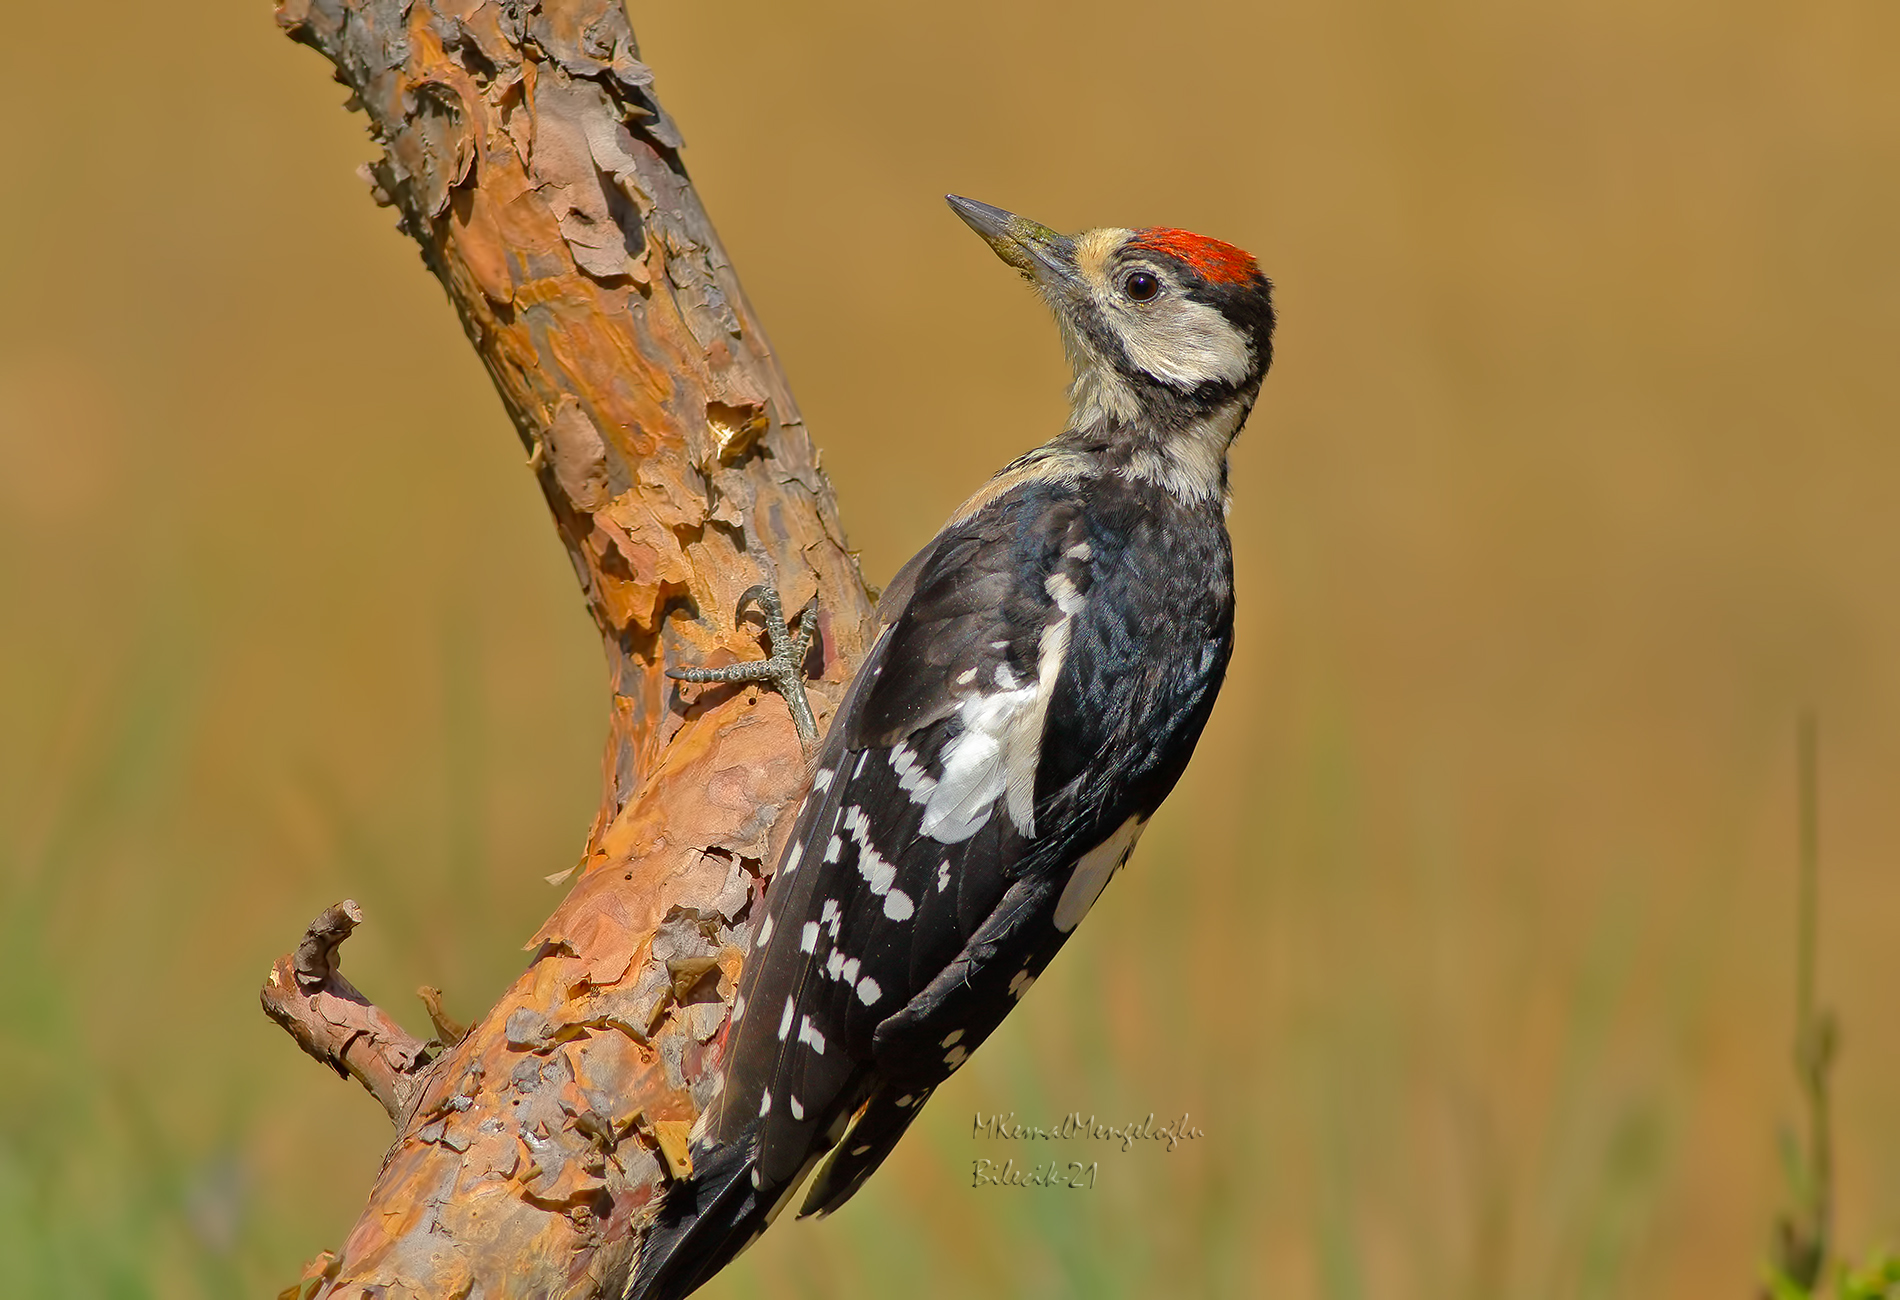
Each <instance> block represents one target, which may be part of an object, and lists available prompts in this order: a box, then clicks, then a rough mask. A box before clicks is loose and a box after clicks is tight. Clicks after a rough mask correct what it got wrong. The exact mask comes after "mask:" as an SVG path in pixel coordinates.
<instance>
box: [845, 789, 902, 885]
mask: <svg viewBox="0 0 1900 1300" xmlns="http://www.w3.org/2000/svg"><path fill="white" fill-rule="evenodd" d="M844 828H845V830H847V831H849V832H850V834H851V838H852V839H854V840H856V841H857V844H858V874H859V875H861V876H863V877H864V878H865V880H866V881H868V882H869V883H870V886H871V892H872V893H873V894H882V893H883V892H884V891H885V890H887V889H889V888H890V887H891V882H892V881H893V880H896V879H897V868H896V867H895V866H894V865H892V864H891V863H890V862H889V861H888V860H887V859H886V858H885V857H884V855H883V854H881V853H879V852H878V851H877V848H876V846H874V845H873V844H872V843H871V819H870V818H869V817H867V816H865V815H864V809H862V808H860V807H858V806H857V805H855V804H853V805H852V806H851V807H849V808H847V809H845V810H844Z"/></svg>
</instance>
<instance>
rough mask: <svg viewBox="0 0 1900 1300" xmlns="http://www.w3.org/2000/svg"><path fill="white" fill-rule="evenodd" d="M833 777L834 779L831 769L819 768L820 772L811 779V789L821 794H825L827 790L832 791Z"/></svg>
mask: <svg viewBox="0 0 1900 1300" xmlns="http://www.w3.org/2000/svg"><path fill="white" fill-rule="evenodd" d="M831 777H832V771H831V769H830V768H828V767H821V768H819V769H818V771H817V772H816V773H814V774H813V776H812V778H811V788H812V789H813V790H816V791H818V792H819V793H820V794H822V793H824V792H825V791H826V790H829V789H831Z"/></svg>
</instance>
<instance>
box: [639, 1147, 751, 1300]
mask: <svg viewBox="0 0 1900 1300" xmlns="http://www.w3.org/2000/svg"><path fill="white" fill-rule="evenodd" d="M755 1168H756V1165H755V1163H754V1161H753V1158H752V1144H751V1143H749V1142H722V1143H719V1144H717V1145H713V1144H706V1145H704V1146H701V1145H698V1144H695V1146H694V1148H693V1173H692V1176H691V1177H690V1178H686V1179H684V1180H682V1181H680V1182H677V1183H674V1184H673V1185H672V1186H670V1187H668V1188H667V1190H666V1195H665V1197H664V1199H663V1200H662V1201H661V1203H660V1210H659V1213H658V1214H657V1215H656V1216H655V1217H654V1219H653V1222H652V1224H651V1225H649V1226H648V1228H647V1231H646V1235H645V1237H643V1238H642V1239H641V1241H640V1258H639V1260H638V1261H637V1262H636V1263H635V1264H634V1268H633V1279H632V1281H631V1282H629V1283H628V1285H627V1290H626V1292H625V1293H624V1294H625V1300H685V1297H686V1296H688V1295H691V1294H692V1293H693V1292H694V1291H696V1290H698V1289H699V1288H700V1287H701V1286H702V1285H704V1284H705V1283H706V1282H707V1281H708V1280H709V1279H710V1278H711V1277H712V1275H713V1274H715V1273H717V1272H718V1271H719V1270H720V1269H722V1268H724V1267H725V1266H726V1265H727V1264H729V1263H731V1262H732V1260H733V1259H734V1258H735V1257H736V1256H737V1255H738V1254H739V1253H740V1252H741V1251H743V1250H744V1249H745V1248H746V1247H747V1246H749V1245H751V1244H752V1242H753V1241H754V1240H755V1239H756V1238H757V1237H758V1235H759V1234H760V1233H762V1232H764V1231H765V1228H766V1225H767V1224H768V1223H770V1222H771V1221H772V1217H773V1215H774V1214H775V1213H776V1212H777V1210H778V1205H777V1203H776V1202H777V1200H778V1198H779V1197H780V1196H781V1195H782V1194H783V1192H784V1189H783V1188H775V1189H767V1190H765V1191H761V1190H760V1189H759V1188H757V1187H755V1186H753V1182H752V1173H753V1170H754V1169H755ZM768 1197H769V1198H770V1199H768Z"/></svg>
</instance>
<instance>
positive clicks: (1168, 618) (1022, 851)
mask: <svg viewBox="0 0 1900 1300" xmlns="http://www.w3.org/2000/svg"><path fill="white" fill-rule="evenodd" d="M1141 492H1142V489H1141V488H1140V487H1139V486H1137V485H1130V484H1127V483H1124V482H1121V481H1119V480H1091V481H1088V482H1086V483H1083V484H1064V483H1052V482H1031V483H1028V484H1025V485H1022V486H1020V487H1017V488H1016V489H1014V490H1012V491H1010V492H1009V493H1007V494H1004V495H1002V496H999V497H997V498H996V499H994V500H992V501H991V502H989V503H988V504H987V505H986V506H984V508H983V509H981V510H980V511H978V512H977V513H976V514H975V515H974V516H972V517H971V518H969V519H967V520H964V521H961V522H959V523H954V524H952V525H951V526H950V527H949V528H947V529H946V530H945V531H944V532H943V533H942V534H940V535H939V537H938V538H937V539H936V540H935V541H934V542H933V543H932V544H931V546H930V547H929V548H927V549H926V551H925V552H924V553H923V554H922V555H921V556H920V557H919V560H918V561H917V562H914V564H913V566H912V569H911V570H910V573H911V574H913V575H914V587H913V589H912V590H911V592H910V593H909V594H908V599H907V600H906V601H905V603H904V604H903V607H902V609H901V610H899V611H897V612H896V613H895V615H894V617H893V619H892V621H891V622H890V624H889V626H888V627H887V628H886V629H885V631H884V633H883V635H882V636H881V637H880V639H879V641H878V643H877V645H876V647H875V648H874V650H873V652H872V654H871V656H870V657H869V659H868V660H867V662H866V664H865V667H864V669H863V670H862V671H861V672H860V673H859V675H858V678H857V680H856V681H855V682H854V684H853V687H852V689H851V692H850V694H849V696H848V697H847V700H846V702H845V704H844V706H843V708H842V709H841V710H840V713H839V715H838V718H837V720H836V721H835V722H834V723H833V725H832V729H831V733H830V735H829V736H828V737H827V741H826V744H825V746H824V749H823V752H822V754H821V757H820V760H819V763H818V767H817V770H816V773H815V776H814V779H813V784H812V790H811V792H810V794H809V795H808V796H807V798H806V801H805V804H804V806H803V808H802V809H801V811H800V813H799V816H798V820H797V822H796V824H795V826H794V829H793V833H792V836H791V838H790V840H789V841H788V848H787V850H786V854H785V858H784V860H783V862H782V863H781V864H780V866H779V868H778V872H777V875H776V877H775V878H774V880H773V882H772V886H771V889H770V891H769V892H768V895H767V898H766V913H765V920H764V921H763V922H761V924H760V927H759V930H758V932H757V935H756V937H755V939H754V949H755V950H754V952H753V953H752V954H751V955H750V959H749V961H748V963H747V966H746V972H745V975H744V977H743V979H742V983H741V989H740V1000H739V1001H738V1002H737V1003H735V1010H734V1017H733V1018H734V1025H733V1028H732V1030H731V1032H730V1035H729V1064H728V1066H727V1069H726V1074H725V1080H724V1084H723V1086H722V1093H721V1096H720V1103H719V1105H720V1108H719V1111H718V1114H717V1116H716V1117H715V1118H714V1120H713V1121H712V1124H711V1131H710V1132H709V1133H708V1134H707V1135H706V1141H707V1142H708V1144H716V1143H731V1142H735V1141H739V1140H741V1139H742V1137H743V1138H745V1139H749V1140H750V1143H751V1144H753V1145H754V1146H755V1150H756V1156H755V1160H754V1166H753V1171H752V1172H753V1175H754V1177H755V1178H756V1180H757V1181H756V1182H755V1183H754V1186H755V1187H759V1188H760V1189H761V1190H762V1191H764V1192H765V1193H766V1194H767V1197H768V1199H769V1197H770V1194H771V1193H772V1191H773V1190H774V1189H787V1190H789V1187H790V1185H792V1184H794V1183H795V1182H796V1181H797V1180H798V1179H799V1178H801V1177H802V1175H803V1173H804V1172H805V1170H806V1169H808V1168H809V1164H810V1162H811V1160H812V1159H813V1158H814V1153H815V1152H822V1151H823V1150H824V1149H825V1148H827V1147H829V1146H831V1145H832V1144H833V1143H836V1142H838V1141H839V1139H840V1137H841V1136H843V1135H844V1134H845V1130H846V1128H847V1127H848V1126H849V1125H851V1124H852V1122H853V1118H854V1116H856V1127H855V1128H854V1129H852V1133H851V1135H850V1136H849V1137H847V1138H846V1139H845V1141H844V1142H843V1143H842V1144H840V1145H839V1148H838V1151H837V1152H836V1153H835V1154H834V1157H833V1162H832V1164H831V1165H830V1166H829V1167H828V1168H827V1169H826V1171H825V1173H824V1174H823V1175H821V1178H820V1181H819V1184H818V1185H817V1186H816V1187H815V1189H814V1192H813V1194H812V1197H811V1200H810V1201H809V1202H808V1204H807V1209H808V1210H813V1209H816V1210H828V1209H831V1208H835V1207H836V1206H837V1205H838V1204H841V1203H842V1202H843V1200H844V1199H845V1198H846V1197H848V1196H849V1195H850V1193H851V1192H852V1191H853V1190H855V1188H856V1187H857V1186H858V1185H859V1184H860V1183H861V1182H862V1181H863V1179H864V1177H865V1176H867V1175H868V1174H869V1173H870V1171H871V1169H872V1168H874V1167H875V1166H876V1164H877V1162H878V1161H880V1160H882V1158H883V1156H884V1155H885V1154H886V1153H888V1151H889V1150H890V1147H891V1146H892V1145H894V1143H895V1142H896V1140H897V1137H898V1136H900V1135H901V1133H902V1132H903V1129H904V1127H905V1125H907V1124H908V1122H909V1119H910V1117H911V1116H914V1115H915V1113H916V1110H917V1107H918V1106H919V1105H921V1102H922V1100H923V1098H924V1097H925V1096H927V1095H928V1092H929V1090H930V1089H931V1088H932V1087H934V1086H935V1085H936V1084H937V1083H939V1082H941V1081H942V1079H943V1078H944V1077H946V1076H947V1075H948V1074H949V1073H950V1072H951V1071H952V1070H954V1069H955V1068H956V1067H957V1066H959V1065H960V1064H961V1063H962V1061H963V1059H964V1058H965V1057H966V1056H967V1055H968V1054H969V1052H970V1051H971V1050H973V1049H974V1048H975V1046H976V1045H977V1044H978V1043H980V1042H981V1041H982V1040H983V1038H984V1037H986V1036H987V1035H988V1034H989V1032H990V1031H991V1030H992V1029H994V1028H995V1026H996V1024H997V1023H999V1022H1000V1021H1001V1020H1002V1019H1003V1017H1004V1016H1005V1015H1006V1014H1007V1013H1008V1011H1009V1010H1010V1008H1011V1007H1012V1006H1013V1005H1014V1003H1015V1001H1016V999H1017V998H1019V997H1020V996H1021V994H1022V992H1023V991H1024V990H1025V989H1026V988H1027V986H1028V984H1029V983H1030V982H1032V981H1033V979H1034V977H1035V975H1036V974H1037V973H1039V972H1040V970H1041V968H1042V966H1043V965H1044V964H1045V963H1046V962H1047V961H1048V960H1049V958H1050V957H1052V956H1053V955H1054V952H1055V950H1056V949H1057V948H1058V947H1059V946H1060V945H1061V943H1062V941H1063V940H1064V939H1065V938H1066V937H1067V934H1068V932H1069V930H1070V929H1072V928H1073V926H1074V924H1075V922H1076V921H1077V920H1078V919H1079V918H1080V915H1081V913H1082V912H1083V911H1086V910H1087V907H1088V905H1089V903H1091V902H1093V900H1094V897H1095V895H1096V894H1097V893H1099V892H1100V889H1101V887H1102V885H1103V884H1105V883H1106V881H1107V879H1108V877H1109V875H1110V874H1111V873H1112V872H1113V870H1114V868H1115V867H1116V866H1117V865H1119V863H1120V862H1121V861H1122V860H1123V859H1125V858H1126V856H1127V853H1128V851H1129V850H1130V849H1131V848H1132V847H1133V843H1134V839H1135V837H1136V836H1137V835H1138V834H1139V832H1140V828H1141V826H1142V824H1143V823H1144V822H1145V820H1146V818H1147V816H1148V815H1149V814H1150V813H1151V812H1152V811H1153V810H1154V808H1155V806H1156V805H1157V804H1159V802H1160V801H1161V798H1162V797H1163V796H1164V795H1165V794H1166V793H1167V790H1168V788H1170V787H1171V786H1172V785H1173V783H1174V780H1175V778H1176V777H1178V776H1179V774H1180V771H1181V768H1182V767H1183V766H1184V765H1185V763H1186V759H1187V754H1188V752H1189V751H1191V749H1192V747H1193V743H1194V741H1195V739H1196V738H1198V735H1199V732H1200V729H1201V725H1202V723H1203V722H1204V721H1205V719H1206V716H1207V712H1208V709H1209V708H1210V707H1211V705H1212V700H1213V695H1214V692H1215V691H1216V690H1217V689H1218V687H1219V682H1220V677H1221V674H1222V673H1223V672H1224V669H1225V666H1226V660H1227V653H1228V649H1229V645H1230V641H1231V627H1232V597H1231V584H1230V583H1229V582H1228V581H1227V580H1226V575H1227V573H1228V572H1229V560H1228V553H1227V543H1226V535H1225V530H1224V528H1223V527H1222V526H1221V521H1220V520H1219V519H1218V517H1215V518H1213V519H1212V520H1210V521H1204V525H1203V526H1201V527H1199V528H1193V529H1189V530H1188V534H1187V535H1188V536H1191V537H1192V538H1194V539H1196V544H1197V545H1205V546H1206V547H1208V548H1210V550H1211V553H1210V554H1209V555H1207V556H1200V557H1197V556H1190V555H1183V554H1180V553H1179V548H1180V544H1181V538H1182V537H1183V532H1182V527H1183V521H1182V520H1181V519H1179V518H1173V519H1168V520H1166V521H1163V520H1162V519H1161V518H1159V517H1158V516H1159V515H1160V514H1162V513H1165V512H1166V511H1168V510H1179V509H1180V507H1178V505H1177V504H1176V503H1173V502H1172V500H1171V499H1168V500H1165V501H1156V500H1153V499H1147V498H1144V497H1142V495H1141ZM1085 502H1086V505H1085ZM1163 535H1166V536H1168V537H1169V538H1170V539H1171V548H1164V547H1163V546H1161V544H1160V541H1159V539H1160V537H1161V536H1163ZM1209 562H1213V563H1212V567H1211V568H1210V567H1206V566H1207V565H1208V564H1209ZM1209 572H1216V573H1218V574H1220V575H1221V581H1220V582H1219V583H1218V584H1217V585H1216V588H1215V589H1212V590H1198V591H1196V590H1177V589H1176V588H1177V587H1178V585H1179V583H1180V578H1179V575H1181V574H1184V573H1186V574H1194V573H1198V574H1202V575H1205V574H1207V573H1209Z"/></svg>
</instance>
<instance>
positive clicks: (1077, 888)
mask: <svg viewBox="0 0 1900 1300" xmlns="http://www.w3.org/2000/svg"><path fill="white" fill-rule="evenodd" d="M1147 824H1148V823H1147V822H1145V821H1143V820H1142V819H1141V818H1139V817H1130V818H1129V819H1128V820H1127V821H1125V822H1123V823H1122V824H1121V826H1120V827H1119V828H1118V829H1117V830H1116V831H1115V833H1114V834H1113V835H1110V836H1109V837H1108V838H1107V839H1105V840H1103V841H1102V842H1101V843H1100V844H1098V845H1096V846H1095V847H1094V848H1092V849H1090V850H1089V851H1088V852H1087V853H1085V854H1083V855H1082V857H1081V859H1080V861H1078V862H1077V863H1076V864H1075V868H1074V869H1073V870H1072V871H1071V872H1070V873H1069V883H1068V884H1066V885H1064V886H1063V887H1062V897H1060V898H1058V899H1057V900H1056V910H1055V915H1054V916H1053V917H1052V918H1050V919H1051V920H1052V921H1054V923H1055V927H1056V929H1058V930H1061V931H1063V932H1064V933H1066V932H1068V931H1070V930H1073V929H1074V928H1075V927H1076V923H1077V922H1079V921H1080V920H1081V919H1082V918H1083V917H1084V916H1086V915H1088V910H1089V909H1090V908H1091V907H1093V906H1095V900H1096V899H1098V898H1100V897H1101V896H1102V890H1103V889H1105V888H1107V886H1108V878H1109V877H1110V876H1112V875H1114V874H1115V869H1116V868H1117V867H1119V866H1121V865H1122V863H1124V862H1126V861H1128V855H1129V854H1130V853H1132V852H1134V850H1135V841H1136V840H1138V839H1140V838H1141V830H1142V827H1144V826H1146V825H1147Z"/></svg>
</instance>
